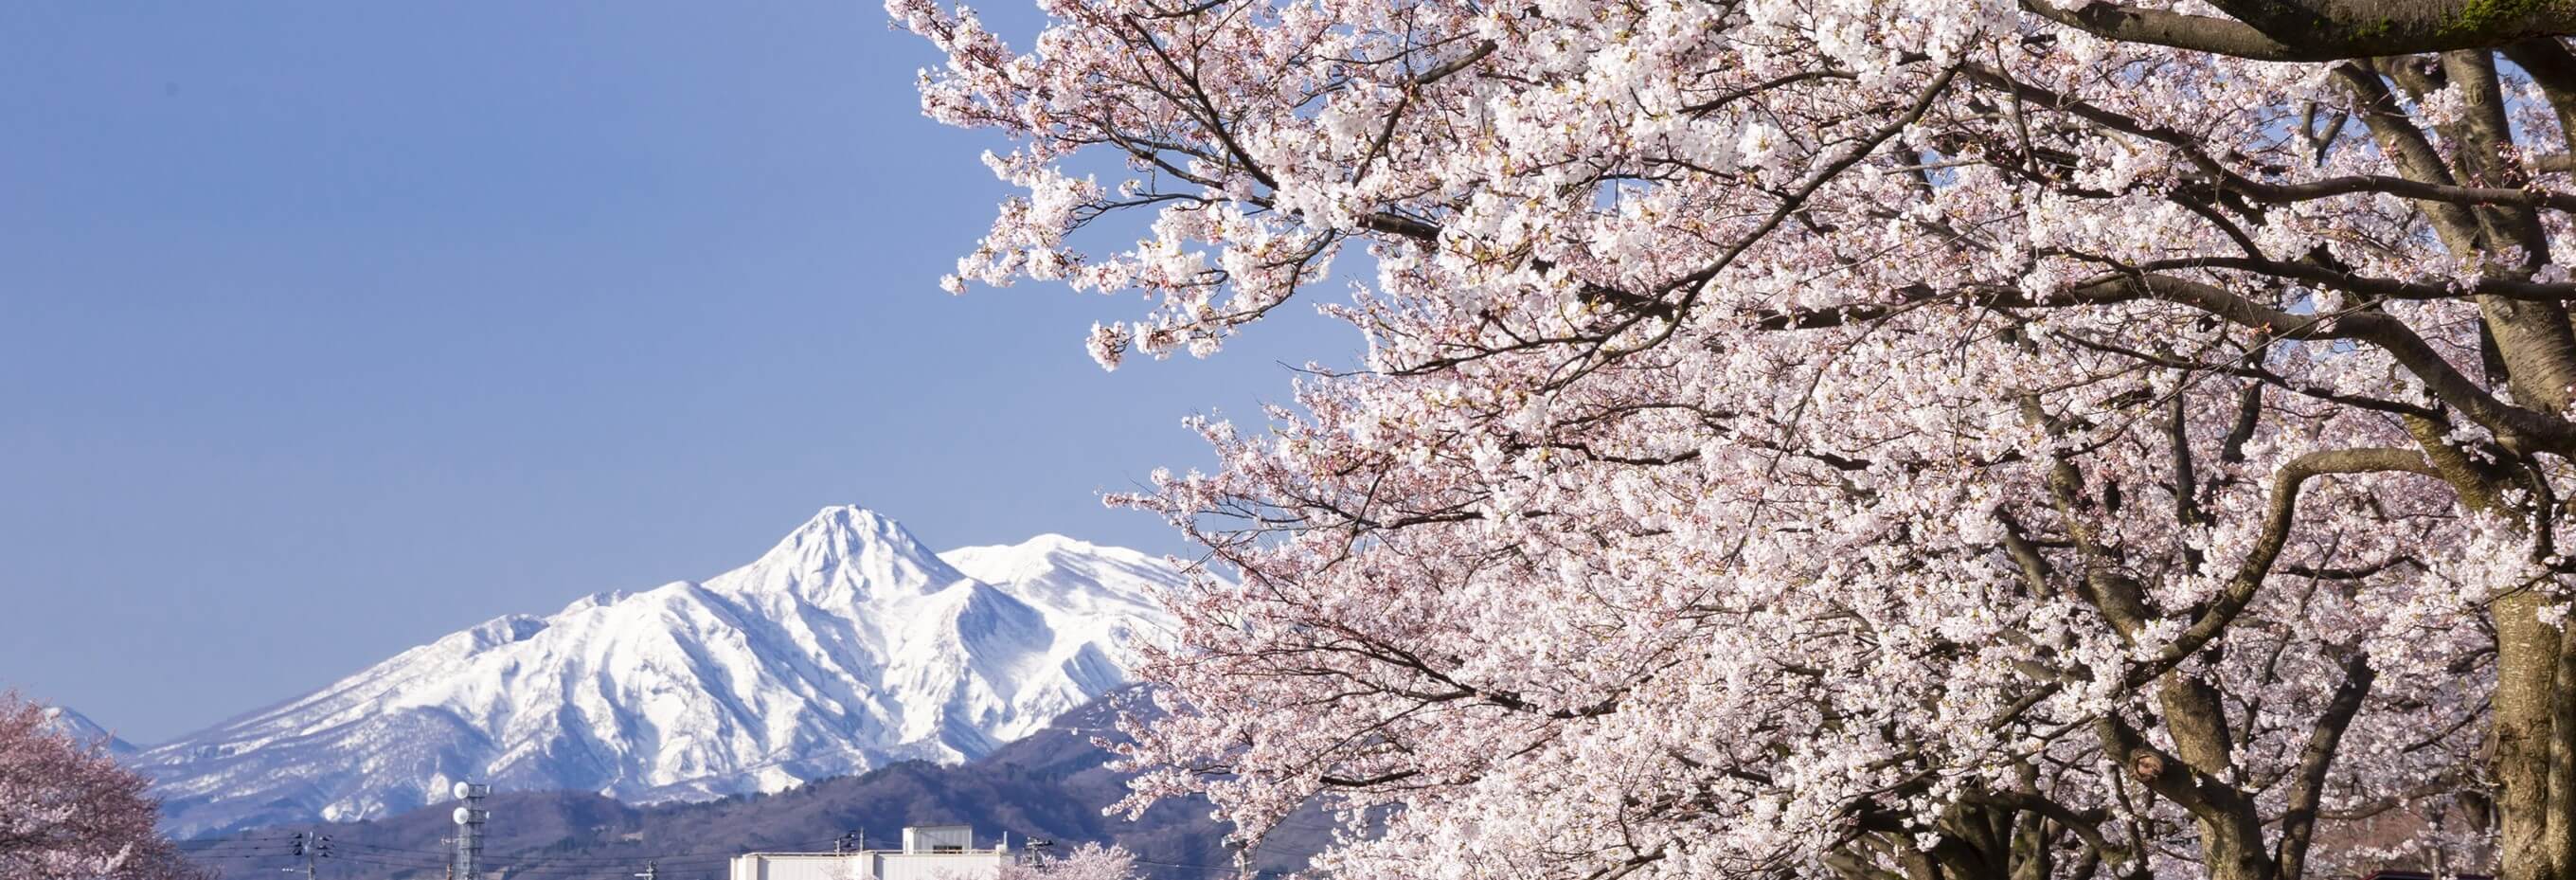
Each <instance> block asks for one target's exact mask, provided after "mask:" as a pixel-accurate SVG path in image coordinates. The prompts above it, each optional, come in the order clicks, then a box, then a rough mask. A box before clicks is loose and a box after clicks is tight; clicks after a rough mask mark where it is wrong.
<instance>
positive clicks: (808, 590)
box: [131, 507, 1180, 835]
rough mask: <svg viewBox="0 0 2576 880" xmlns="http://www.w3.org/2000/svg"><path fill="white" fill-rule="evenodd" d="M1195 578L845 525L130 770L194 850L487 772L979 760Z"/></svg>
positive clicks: (1081, 680) (1096, 557)
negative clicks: (1170, 591) (214, 836)
mask: <svg viewBox="0 0 2576 880" xmlns="http://www.w3.org/2000/svg"><path fill="white" fill-rule="evenodd" d="M970 572H971V574H970ZM1179 578H1180V575H1179V573H1178V572H1177V571H1175V570H1174V569H1172V568H1171V567H1170V566H1168V565H1166V564H1164V563H1162V562H1160V561H1158V560H1156V559H1153V558H1151V557H1147V556H1145V555H1144V554H1140V553H1136V552H1135V551H1131V550H1124V549H1121V548H1115V547H1097V546H1093V545H1089V544H1084V543H1082V542H1078V541H1073V540H1071V539H1067V538H1062V537H1058V536H1052V535H1050V536H1045V537H1041V538H1038V539H1035V540H1032V541H1029V542H1027V543H1025V544H1020V545H1015V546H997V547H973V548H967V549H963V550H958V551H955V552H953V553H950V554H946V556H945V557H943V556H942V555H937V554H933V553H931V552H930V551H928V550H926V549H924V548H923V546H922V545H921V543H920V541H918V540H917V539H915V538H914V537H913V536H912V535H911V533H909V532H907V531H905V530H904V528H903V527H902V526H901V525H898V524H896V523H895V522H894V521H893V520H890V519H886V518H885V517H882V516H879V515H877V514H876V513H873V512H871V511H868V510H864V509H861V508H857V507H833V508H826V509H825V510H823V511H822V512H821V513H819V514H817V515H815V517H814V518H813V519H812V520H810V521H808V522H807V523H805V524H804V525H803V526H801V527H799V528H798V529H796V531H795V532H794V533H792V534H789V535H788V536H787V537H786V539H785V540H782V541H780V542H779V543H778V545H777V546H776V547H773V548H771V549H770V551H769V552H768V553H767V554H766V555H763V556H761V557H760V559H759V560H757V561H755V562H753V563H751V564H750V565H747V566H744V567H742V568H739V569H735V570H733V571H730V572H726V573H725V574H722V575H718V576H716V577H713V578H710V579H707V580H706V581H703V582H697V581H680V582H676V583H671V584H667V585H664V586H662V587H658V588H655V589H651V590H646V591H643V592H637V593H601V594H597V595H593V596H589V597H586V598H583V599H581V600H580V601H576V602H574V603H572V604H571V605H568V606H566V607H565V608H564V609H563V610H562V611H559V612H556V613H555V614H552V615H549V616H545V617H535V616H528V615H513V616H508V617H501V618H497V619H494V620H492V621H489V622H486V623H484V624H482V625H480V626H477V627H474V628H472V629H468V630H465V631H463V632H458V633H454V634H452V635H449V636H447V637H445V638H442V639H439V640H438V641H436V642H432V643H430V644H428V645H424V646H421V647H418V648H414V649H411V650H409V651H405V652H403V653H402V654H400V655H397V656H395V657H394V658H392V659H390V660H386V661H384V662H382V663H379V664H376V665H375V666H373V667H370V668H368V669H366V670H364V671H361V672H359V673H357V674H355V675H351V676H349V677H347V678H345V679H342V680H340V681H338V682H335V683H333V684H331V685H329V686H327V687H324V688H322V689H321V690H318V691H315V692H313V693H311V694H307V695H305V696H302V697H298V698H295V699H292V700H288V701H286V702H284V703H280V704H278V705H276V706H272V707H270V708H267V709H263V710H260V711H257V712H253V713H250V714H248V715H244V716H241V717H239V718H235V719H233V720H231V721H228V722H225V723H223V724H220V725H217V726H215V727H213V728H210V729H208V730H205V731H201V732H199V733H196V734H192V735H189V736H187V737H184V738H182V739H180V740H177V741H175V742H171V743H167V744H164V745H159V746H155V747H152V748H150V749H148V750H146V751H145V752H143V753H142V754H140V755H137V756H134V757H133V758H132V759H131V763H133V764H134V765H135V766H137V767H139V768H141V769H142V770H144V771H145V772H147V773H149V774H151V775H152V776H153V777H154V778H155V779H156V780H158V782H159V784H158V785H157V786H156V788H155V792H154V793H155V794H158V795H159V796H160V797H161V798H162V799H163V812H164V816H165V823H166V825H167V827H168V829H169V830H170V831H172V832H174V833H179V834H188V835H194V834H203V833H209V832H218V831H224V830H229V829H234V828H242V827H250V826H255V825H265V824H273V823H278V822H289V821H307V820H311V819H316V818H319V819H328V820H335V821H346V820H355V819H364V818H372V817H377V816H382V815H385V814H387V813H391V812H396V811H401V810H405V809H410V808H413V807H419V806H423V805H426V804H431V803H436V802H439V801H442V800H444V799H446V797H447V795H446V794H445V792H446V790H447V789H448V788H449V787H451V785H452V784H453V783H454V782H455V781H458V780H463V779H472V780H475V781H478V782H488V783H490V784H492V785H493V786H495V787H496V788H503V789H576V790H589V791H596V792H599V793H602V794H605V795H608V796H611V797H615V798H618V799H620V800H626V801H631V802H654V801H666V800H688V799H700V798H708V797H715V796H721V795H725V794H733V793H739V792H747V791H776V790H780V789H784V788H789V787H793V786H795V785H797V784H799V783H802V782H805V781H808V780H813V779H818V778H823V777H827V776H838V775H844V774H849V773H856V772H862V771H865V770H868V769H871V768H873V767H876V766H880V765H882V764H885V763H888V762H892V761H899V760H906V759H916V758H917V759H925V760H930V761H935V762H940V763H955V762H958V761H962V760H966V759H969V758H973V757H977V756H980V755H983V754H985V753H987V752H989V751H992V750H993V749H994V748H996V747H998V746H999V745H1001V744H1002V743H1005V742H1008V741H1010V740H1013V739H1016V738H1018V737H1021V736H1024V735H1026V734H1029V733H1032V732H1034V731H1037V730H1039V729H1041V728H1043V727H1045V726H1046V724H1047V723H1048V721H1050V720H1051V719H1053V718H1054V717H1055V716H1057V715H1058V714H1061V713H1063V712H1065V711H1066V710H1069V709H1072V708H1074V707H1076V706H1079V705H1081V704H1083V703H1084V702H1086V701H1089V700H1090V699H1092V698H1093V697H1095V696H1098V695H1100V694H1102V693H1105V692H1107V691H1109V690H1112V689H1114V688H1117V687H1119V686H1120V685H1122V684H1125V683H1126V682H1127V680H1128V676H1127V672H1126V669H1125V667H1124V666H1123V665H1122V663H1121V660H1120V657H1121V654H1122V651H1121V646H1122V645H1124V644H1126V643H1127V642H1128V641H1129V640H1131V639H1134V638H1137V637H1139V636H1140V635H1143V634H1145V633H1147V632H1149V631H1151V630H1152V629H1154V628H1156V627H1158V626H1160V625H1161V623H1160V622H1161V620H1162V617H1161V615H1160V613H1159V612H1157V611H1156V610H1155V608H1154V606H1153V604H1152V602H1151V600H1150V599H1148V598H1147V596H1146V591H1147V590H1148V589H1149V588H1151V587H1153V586H1154V585H1156V584H1176V583H1178V582H1179Z"/></svg>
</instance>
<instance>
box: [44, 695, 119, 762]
mask: <svg viewBox="0 0 2576 880" xmlns="http://www.w3.org/2000/svg"><path fill="white" fill-rule="evenodd" d="M45 718H46V720H47V721H48V722H50V724H51V726H52V727H53V728H54V729H55V730H59V731H62V732H64V733H68V734H71V736H72V739H73V740H75V741H77V742H79V743H80V744H82V745H89V744H91V743H100V742H104V743H106V744H107V753H108V754H111V755H115V756H117V757H120V758H122V757H125V756H127V755H131V754H133V753H134V752H135V748H134V744H133V743H129V742H126V741H124V740H121V739H117V738H116V735H115V734H113V733H110V732H108V729H107V728H106V727H103V726H100V725H99V723H98V722H96V721H91V720H89V716H87V715H83V714H81V713H79V712H75V711H72V709H71V707H69V706H47V707H45Z"/></svg>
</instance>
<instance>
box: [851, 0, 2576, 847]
mask: <svg viewBox="0 0 2576 880" xmlns="http://www.w3.org/2000/svg"><path fill="white" fill-rule="evenodd" d="M1040 7H1041V9H1042V10H1043V11H1044V13H1045V14H1046V16H1047V18H1048V22H1047V24H1046V25H1045V27H1044V29H1043V31H1042V32H1040V33H1038V34H1037V35H1036V37H1035V39H1034V42H1032V43H1029V44H1028V45H1027V48H1025V49H1015V48H1013V47H1011V46H1010V45H1009V44H1008V43H1006V42H1005V40H1004V39H1003V38H1002V37H1001V36H1000V35H998V34H996V33H995V32H993V31H992V30H990V29H989V28H987V27H986V26H985V24H984V23H983V22H982V20H981V19H980V18H979V17H978V16H977V15H976V14H975V13H974V12H973V11H971V10H968V9H965V8H945V7H942V6H940V5H938V4H936V3H935V2H933V0H889V2H888V9H889V11H890V12H891V13H892V14H893V15H894V17H895V18H896V19H897V21H898V22H899V24H900V25H901V26H903V27H905V28H908V29H909V30H911V31H913V32H915V33H918V34H920V35H921V36H923V37H925V38H927V39H928V40H929V41H930V42H931V43H932V44H934V45H935V46H936V47H937V48H938V49H939V50H940V51H941V52H943V53H944V55H945V63H944V65H942V66H941V67H938V68H936V69H932V70H928V71H925V72H924V74H923V78H922V95H923V105H924V108H925V110H926V112H928V113H929V114H930V115H931V116H933V117H934V118H936V119H939V120H942V121H944V122H947V123H951V124H954V125H959V126H968V127H982V128H990V129H995V130H998V131H1000V132H1002V133H1004V134H1006V135H1008V136H1009V137H1010V138H1012V139H1013V148H1012V149H1011V151H1010V152H1008V153H1004V154H996V155H991V156H988V158H987V163H988V164H989V165H990V166H991V167H992V168H993V170H994V171H995V172H996V173H997V174H998V175H1000V176H1001V177H1002V178H1003V179H1005V180H1007V181H1009V182H1011V183H1013V184H1015V185H1017V186H1019V187H1022V188H1025V189H1026V195H1025V196H1024V197H1020V198H1015V199H1013V200H1011V201H1009V202H1006V203H1005V204H1003V205H1002V206H1001V209H1000V211H999V215H998V217H997V219H996V221H995V223H994V225H993V227H992V231H991V233H990V234H989V235H987V236H986V237H985V239H984V240H983V242H982V244H981V246H980V247H978V248H976V249H975V250H974V251H973V252H972V253H970V254H969V255H967V256H966V257H965V258H963V259H962V260H961V261H960V264H959V272H958V275H957V277H955V278H953V279H951V280H950V286H951V288H952V289H963V288H964V286H965V285H966V284H968V283H970V282H971V283H982V284H988V285H1005V284H1010V283H1013V282H1014V281H1016V280H1019V279H1041V280H1050V281H1060V282H1062V283H1064V284H1066V285H1068V286H1070V287H1072V288H1074V289H1076V290H1080V291H1091V292H1099V293H1117V292H1129V293H1136V292H1141V293H1142V294H1143V295H1144V296H1145V298H1146V299H1147V301H1148V303H1149V305H1148V310H1147V313H1146V314H1145V315H1144V316H1143V317H1141V318H1139V319H1137V320H1132V321H1124V322H1120V323H1117V324H1111V325H1103V326H1097V327H1095V328H1094V329H1093V331H1092V334H1091V342H1090V344H1091V347H1092V350H1093V352H1094V354H1095V356H1096V357H1097V358H1098V359H1099V360H1100V361H1101V362H1102V363H1103V364H1104V365H1107V366H1113V367H1114V366H1115V365H1117V364H1118V363H1119V362H1120V361H1121V359H1122V358H1125V357H1129V356H1133V355H1145V356H1151V357H1165V356H1168V355H1170V354H1172V353H1174V352H1182V351H1186V352H1189V353H1192V354H1199V355H1203V354H1207V353H1209V352H1212V351H1215V350H1216V349H1218V348H1219V347H1221V346H1222V345H1223V344H1224V343H1225V342H1226V341H1227V340H1228V339H1229V338H1231V337H1232V336H1233V335H1234V334H1236V333H1238V332H1244V331H1245V330H1246V328H1247V327H1248V326H1250V325H1252V324H1254V323H1256V322H1257V321H1259V320H1260V319H1261V318H1262V317H1263V316H1264V315H1266V314H1268V313H1270V312H1272V311H1274V310H1276V309H1279V308H1281V307H1283V306H1285V305H1288V304H1289V303H1290V302H1291V301H1292V300H1295V299H1299V298H1304V299H1306V300H1308V301H1310V302H1312V303H1313V306H1312V307H1314V308H1317V309H1320V310H1322V311H1324V312H1325V313H1327V314H1329V315H1332V316H1335V317H1338V318H1339V319H1341V320H1343V321H1346V322H1348V323H1349V324H1350V325H1351V326H1352V327H1353V328H1354V330H1355V331H1356V333H1357V334H1358V335H1359V337H1360V338H1361V339H1363V340H1365V343H1366V346H1367V348H1366V355H1365V357H1364V358H1363V359H1362V360H1361V361H1360V362H1358V363H1354V364H1348V365H1340V366H1336V365H1333V364H1322V363H1319V364H1315V365H1312V366H1311V367H1310V369H1309V373H1310V375H1309V376H1308V377H1306V378H1304V379H1302V380H1301V381H1300V383H1299V384H1298V386H1297V389H1296V392H1295V394H1296V396H1295V405H1294V406H1283V407H1279V408H1276V409H1273V410H1271V411H1269V412H1266V413H1264V414H1263V416H1264V417H1263V419H1262V423H1261V424H1258V425H1253V426H1240V425H1236V424H1233V423H1229V422H1221V421H1214V420H1202V421H1200V422H1197V423H1196V424H1197V427H1198V429H1199V430H1201V431H1202V432H1203V433H1204V434H1205V435H1206V437H1207V438H1208V440H1209V441H1210V442H1211V443H1212V444H1213V445H1214V447H1215V449H1216V450H1217V453H1218V456H1219V460H1220V463H1219V465H1218V466H1217V467H1216V468H1215V469H1214V470H1212V471H1209V472H1192V473H1187V474H1158V475H1156V478H1155V480H1154V485H1153V487H1152V488H1151V490H1150V491H1146V492H1142V493H1139V494H1136V495H1133V496H1128V497H1125V498H1122V499H1119V500H1120V501H1121V502H1122V503H1127V504H1132V505H1136V506H1139V507H1143V508H1147V509H1150V510H1154V511H1157V512H1159V513H1161V514H1162V515H1164V516H1166V517H1168V518H1169V519H1170V520H1171V521H1172V522H1173V523H1174V524H1176V525H1177V526H1178V527H1180V528H1182V529H1184V530H1185V531H1186V532H1187V533H1188V534H1189V535H1190V537H1192V538H1193V539H1194V540H1196V541H1198V542H1199V543H1201V544H1203V545H1204V546H1205V548H1206V549H1207V558H1208V571H1207V572H1206V575H1207V576H1206V577H1204V578H1202V580H1201V582H1200V583H1199V584H1198V585H1197V586H1196V587H1195V588H1194V589H1192V590H1190V591H1187V592H1183V593H1179V594H1176V595H1172V596H1169V597H1167V600H1168V601H1169V603H1170V604H1171V606H1172V608H1173V610H1174V612H1175V614H1176V615H1177V616H1178V618H1179V620H1180V627H1179V630H1178V632H1177V634H1176V637H1175V638H1174V639H1173V640H1172V641H1171V643H1170V644H1168V645H1162V646H1158V647H1156V648H1153V649H1151V650H1149V651H1148V652H1147V655H1146V657H1145V658H1144V673H1145V675H1146V677H1147V678H1148V679H1150V680H1152V681H1154V682H1156V683H1158V684H1159V685H1161V686H1162V690H1161V691H1160V694H1161V696H1160V697H1159V698H1158V699H1160V700H1162V702H1164V703H1165V706H1164V708H1165V709H1166V712H1165V713H1163V714H1162V716H1161V717H1160V718H1159V720H1155V721H1152V722H1150V723H1143V724H1140V726H1139V727H1138V729H1137V730H1136V735H1137V743H1136V745H1135V746H1134V748H1133V749H1132V750H1131V751H1130V753H1129V755H1128V759H1129V760H1130V761H1132V762H1133V763H1134V764H1135V765H1136V766H1139V767H1147V768H1153V769H1152V771H1151V772H1149V773H1148V774H1147V775H1146V776H1145V777H1144V778H1142V779H1141V780H1140V781H1139V783H1138V789H1137V793H1136V797H1135V799H1134V800H1133V801H1132V803H1133V804H1142V803H1146V802H1150V801H1152V800H1154V799H1158V798H1167V797H1173V796H1178V795H1183V794H1188V793H1203V794H1205V795H1207V796H1208V797H1209V798H1211V799H1212V800H1213V802H1214V803H1215V804H1216V805H1217V806H1218V809H1219V810H1220V812H1221V813H1223V814H1224V815H1225V816H1226V817H1228V818H1230V819H1233V820H1235V821H1237V822H1238V823H1241V827H1242V828H1244V829H1245V832H1244V833H1245V834H1246V835H1247V836H1249V837H1257V836H1259V835H1260V834H1261V833H1262V832H1263V829H1265V828H1268V827H1271V826H1272V825H1274V824H1275V823H1277V822H1278V821H1279V820H1280V819H1281V818H1282V817H1286V816H1288V815H1289V814H1290V813H1291V812H1292V811H1293V810H1296V809H1298V808H1299V807H1300V805H1305V804H1317V803H1320V804H1321V805H1323V807H1325V808H1326V809H1328V810H1331V811H1333V812H1334V813H1335V814H1336V815H1339V816H1341V817H1343V818H1344V819H1345V821H1346V822H1348V823H1349V824H1348V828H1347V830H1348V831H1349V832H1351V833H1349V834H1347V835H1345V836H1344V837H1343V838H1342V839H1341V841H1340V842H1339V843H1338V844H1337V845H1335V846H1334V847H1332V848H1331V849H1330V850H1328V851H1327V852H1326V853H1325V854H1323V855H1322V856H1321V857H1320V859H1319V865H1320V867H1321V868H1323V869H1325V870H1328V871H1330V872H1333V873H1336V874H1339V875H1341V876H1344V877H1350V878H1388V880H1392V878H1398V877H1402V878H1442V880H1470V878H1475V880H1482V878H1505V877H1511V878H1520V877H1573V878H1582V880H1615V878H1622V877H1630V876H1634V877H1639V878H1662V877H1740V876H1840V877H1848V878H1893V877H1904V878H1922V880H1928V878H1940V877H1979V878H1985V877H1992V878H2015V880H2039V878H2049V877H2066V878H2083V877H2097V876H2110V877H2138V876H2148V875H2155V876H2177V877H2183V876H2211V877H2223V878H2242V880H2251V878H2270V877H2280V878H2291V877H2301V876H2309V875H2323V874H2326V873H2334V872H2346V871H2357V870H2366V869H2372V868H2377V867H2383V866H2404V865H2410V864H2411V865H2416V866H2421V867H2434V868H2440V869H2444V870H2494V871H2498V872H2500V873H2501V874H2502V875H2503V876H2506V877H2509V878H2513V880H2576V639H2571V638H2567V637H2566V636H2565V634H2564V627H2563V623H2564V618H2565V616H2566V610H2567V604H2568V601H2569V592H2570V590H2569V581H2570V577H2571V575H2576V563H2571V561H2570V560H2569V558H2568V556H2567V555H2566V554H2565V552H2564V551H2562V550H2561V549H2560V548H2559V547H2558V546H2557V541H2558V538H2557V528H2558V527H2559V526H2560V525H2562V524H2564V523H2565V522H2566V520H2567V518H2568V513H2567V510H2566V506H2565V503H2564V501H2563V500H2562V499H2566V498H2568V497H2569V496H2570V494H2571V491H2576V470H2571V467H2570V459H2571V457H2576V420H2571V417H2570V416H2571V413H2570V406H2571V403H2576V332H2571V329H2570V320H2569V314H2568V307H2567V303H2568V302H2569V301H2570V300H2571V299H2576V282H2571V277H2570V273H2569V271H2568V269H2567V268H2566V267H2565V265H2563V264H2560V263H2558V262H2557V261H2556V259H2555V253H2556V252H2557V251H2560V250H2566V249H2568V248H2570V247H2571V246H2576V242H2570V241H2568V237H2569V236H2570V233H2571V230H2570V216H2571V214H2572V213H2576V176H2571V175H2572V174H2576V160H2571V158H2570V154H2569V152H2568V140H2569V133H2570V132H2571V131H2576V53H2571V51H2570V48H2569V46H2568V44H2567V43H2566V42H2565V41H2564V40H2562V39H2561V38H2560V36H2559V35H2561V34H2567V33H2571V32H2576V12H2571V7H2569V6H2568V5H2567V4H2564V3H2554V2H2553V3H2542V2H2519V0H2451V2H2444V0H2425V2H2396V0H2123V2H2104V0H2021V2H2018V3H2016V2H2009V0H1957V2H1937V3H1931V2H1894V0H1876V2H1873V0H1649V2H1636V0H1615V2H1614V0H1527V2H1515V3H1478V2H1424V0H1040ZM1120 162H1123V163H1124V164H1123V169H1124V170H1123V172H1120V171H1119V169H1120V168H1121V167H1122V166H1121V165H1119V164H1117V163H1120ZM1104 174H1105V175H1107V176H1106V179H1104V177H1103V175H1104ZM1124 218H1133V219H1132V220H1131V219H1124ZM1351 257H1357V258H1359V259H1355V260H1353V259H1345V258H1351ZM1219 575H1223V577H1219ZM1362 831H1366V832H1367V833H1360V832H1362Z"/></svg>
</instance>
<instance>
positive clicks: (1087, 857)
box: [999, 843, 1136, 880]
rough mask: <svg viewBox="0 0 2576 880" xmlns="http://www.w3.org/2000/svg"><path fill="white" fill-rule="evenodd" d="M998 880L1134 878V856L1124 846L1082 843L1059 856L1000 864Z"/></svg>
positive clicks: (1129, 879) (1112, 879) (1101, 879)
mask: <svg viewBox="0 0 2576 880" xmlns="http://www.w3.org/2000/svg"><path fill="white" fill-rule="evenodd" d="M999 880H1136V856H1135V854H1134V853H1130V852H1128V851H1127V849H1126V847H1121V846H1101V845H1100V844H1097V843H1085V844H1083V845H1081V846H1078V847H1075V848H1074V849H1073V851H1072V852H1070V853H1066V854H1064V855H1061V856H1039V857H1037V858H1035V859H1034V860H1031V861H1026V862H1013V863H1011V864H1007V865H1003V866H1002V871H1001V874H1000V875H999Z"/></svg>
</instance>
